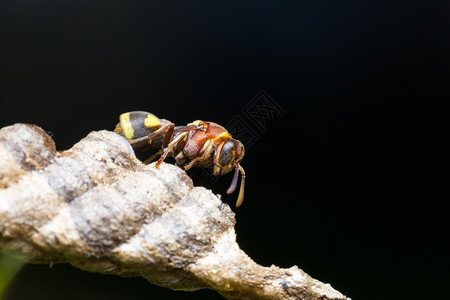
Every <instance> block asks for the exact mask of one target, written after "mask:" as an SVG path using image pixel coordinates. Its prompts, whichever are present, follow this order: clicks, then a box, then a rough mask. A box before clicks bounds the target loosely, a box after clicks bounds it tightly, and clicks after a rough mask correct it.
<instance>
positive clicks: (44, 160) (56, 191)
mask: <svg viewBox="0 0 450 300" xmlns="http://www.w3.org/2000/svg"><path fill="white" fill-rule="evenodd" d="M235 222H236V221H235V218H234V213H233V212H232V211H231V209H230V208H229V206H228V205H227V204H224V203H222V202H221V201H220V199H219V198H218V197H217V196H216V195H214V194H213V193H212V192H211V191H210V190H207V189H205V188H203V187H194V186H193V184H192V181H191V179H190V178H189V177H188V176H187V175H186V173H185V172H184V171H183V170H182V169H180V168H178V167H175V166H173V165H170V164H164V163H163V164H162V165H161V166H160V168H159V169H156V168H155V167H154V165H153V164H151V165H148V166H146V165H143V164H142V163H141V162H140V161H139V160H138V159H136V157H135V156H134V153H133V150H132V149H131V147H130V146H129V144H128V143H127V142H126V141H125V140H124V139H123V138H122V137H120V136H119V135H117V134H115V133H113V132H110V131H99V132H92V133H90V134H89V135H88V136H87V137H86V138H84V139H82V140H81V141H80V142H79V143H77V144H76V145H74V146H73V148H72V149H70V150H67V151H63V152H57V151H56V148H55V144H54V142H53V140H52V139H51V138H50V137H49V136H48V135H47V133H46V132H45V131H44V130H42V129H41V128H39V127H37V126H35V125H28V124H16V125H13V126H9V127H5V128H3V129H1V130H0V251H1V252H5V253H9V254H10V255H14V256H16V257H20V258H22V259H24V260H26V261H27V262H30V263H41V264H49V263H50V264H51V263H70V264H72V265H74V266H76V267H78V268H80V269H83V270H88V271H91V272H99V273H106V274H115V275H119V276H142V277H144V278H146V279H147V280H148V281H149V282H151V283H154V284H157V285H159V286H164V287H168V288H171V289H174V290H197V289H203V288H209V289H214V290H216V291H217V292H219V293H220V294H221V295H223V296H224V297H225V298H227V299H348V298H346V297H345V296H343V295H342V294H341V293H339V292H338V291H336V290H334V289H333V288H332V287H331V286H330V285H329V284H323V283H322V282H320V281H318V280H315V279H313V278H311V277H310V276H309V275H307V274H306V273H305V272H303V271H302V270H300V269H299V268H298V267H297V266H294V267H292V268H289V269H282V268H279V267H276V266H271V267H262V266H260V265H258V264H256V263H255V262H254V261H253V260H252V259H250V258H249V257H248V256H247V255H246V254H245V253H244V252H243V251H242V250H241V249H240V248H239V246H238V244H237V243H236V236H235V231H234V225H235Z"/></svg>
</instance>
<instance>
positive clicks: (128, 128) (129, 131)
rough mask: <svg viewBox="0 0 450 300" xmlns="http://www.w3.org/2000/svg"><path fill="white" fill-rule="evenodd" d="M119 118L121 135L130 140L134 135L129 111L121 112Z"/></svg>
mask: <svg viewBox="0 0 450 300" xmlns="http://www.w3.org/2000/svg"><path fill="white" fill-rule="evenodd" d="M119 119H120V124H121V125H122V130H123V136H124V137H125V139H127V140H128V141H131V140H132V139H133V136H134V128H133V125H131V121H130V113H124V114H121V115H120V117H119Z"/></svg>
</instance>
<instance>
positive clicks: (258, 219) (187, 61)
mask: <svg viewBox="0 0 450 300" xmlns="http://www.w3.org/2000/svg"><path fill="white" fill-rule="evenodd" d="M449 16H450V4H449V2H448V1H440V2H439V1H331V0H330V1H297V2H295V1H292V2H287V1H286V2H285V1H278V2H276V1H272V2H270V1H236V2H225V1H222V2H219V1H216V2H214V3H212V2H209V1H203V2H197V1H160V2H158V3H153V2H150V1H129V2H126V1H80V0H79V1H19V0H16V1H2V2H1V4H0V101H1V106H0V126H1V127H3V126H6V125H11V124H13V123H16V122H27V123H35V124H38V125H40V126H41V127H43V128H44V129H45V130H48V131H51V132H52V133H53V138H54V140H55V142H56V144H57V147H58V148H59V149H60V150H63V149H67V148H70V147H71V146H72V145H73V144H74V143H75V142H77V141H78V140H79V139H81V138H83V137H84V136H85V135H86V134H88V133H89V132H90V131H92V130H100V129H112V128H114V126H115V124H116V123H117V120H118V115H119V114H120V113H122V112H125V111H130V110H146V111H150V112H153V113H154V114H156V115H157V116H159V117H161V118H166V119H169V120H171V121H173V122H174V123H176V124H186V123H188V122H190V121H193V120H196V119H203V120H211V121H215V122H217V123H219V124H223V125H225V124H227V123H229V122H230V120H232V119H233V118H235V117H236V116H239V115H242V114H243V112H244V108H245V106H246V105H247V104H248V103H251V101H252V99H254V97H255V96H256V95H258V93H259V92H260V91H265V93H266V94H267V95H268V96H270V98H271V99H272V100H273V101H274V102H275V103H276V104H277V105H278V106H279V107H281V108H282V109H283V111H284V114H283V115H282V116H281V117H279V118H274V119H273V120H271V121H270V122H268V123H267V124H266V126H265V128H264V129H265V132H264V133H260V134H259V139H258V140H257V141H256V142H255V143H253V144H252V145H251V147H249V148H248V149H247V152H246V156H245V158H244V161H243V163H242V165H243V166H244V168H245V170H246V173H247V186H246V198H245V200H244V204H243V206H242V207H240V208H239V209H235V208H234V201H235V199H236V196H237V195H230V196H228V195H223V198H222V199H223V201H225V202H227V203H229V204H230V205H231V206H233V209H234V211H235V212H236V218H237V225H236V231H237V240H238V243H239V244H240V246H241V248H242V249H243V250H244V251H245V252H246V253H248V254H249V255H250V256H251V257H252V258H253V259H254V260H255V261H256V262H258V263H260V264H262V265H265V266H270V265H271V264H275V265H278V266H281V267H290V266H292V265H294V264H295V265H298V266H299V267H300V268H302V269H303V270H304V271H306V272H307V273H309V274H310V275H311V276H313V277H314V278H317V279H319V280H321V281H324V282H328V283H331V284H332V286H333V287H334V288H336V289H338V290H339V291H341V292H342V293H344V294H345V295H347V296H349V297H352V298H353V299H381V298H383V299H388V298H393V299H394V298H395V299H399V298H409V299H424V298H429V299H432V298H433V296H437V295H440V294H441V293H442V294H444V293H445V292H446V290H447V288H446V287H445V285H446V284H447V285H448V282H449V279H450V278H449V272H448V268H449V263H448V258H447V256H448V248H447V246H446V242H447V240H448V237H449V222H448V219H449V217H448V214H447V209H446V207H445V206H444V205H445V202H447V201H448V200H449V194H450V193H449V181H448V179H449V176H448V172H449V168H448V167H449V164H448V162H449V148H448V131H447V128H446V127H447V126H446V125H447V123H448V114H449V103H448V101H449V99H450V97H449V96H450V93H449V88H448V86H449V82H450V81H449V80H450V76H449V74H450V73H449V72H450V69H449V66H450V65H449V55H450V21H449V20H450V18H449ZM191 175H192V176H193V177H194V179H195V181H196V183H197V184H203V185H206V186H207V187H209V188H212V189H213V190H214V192H216V193H222V194H224V191H225V190H226V188H227V185H228V184H229V182H230V180H231V178H230V177H231V176H225V177H224V178H220V179H219V180H218V182H217V183H214V184H213V183H211V182H210V181H209V179H208V178H207V177H202V173H201V172H195V171H194V172H192V173H191ZM447 294H448V293H447ZM425 295H427V296H425ZM63 298H64V299H81V298H83V299H124V298H126V299H143V298H151V299H167V298H173V299H200V298H204V299H221V297H220V296H219V295H218V294H216V293H215V292H213V291H208V290H203V291H198V292H194V293H186V292H174V291H171V290H169V289H164V288H160V287H157V286H154V285H151V284H149V283H148V282H146V281H145V280H144V279H142V278H119V277H114V276H107V275H101V274H91V273H88V272H85V271H80V270H78V269H76V268H74V267H71V266H70V265H54V266H53V267H52V268H49V266H33V265H29V266H26V267H25V268H24V269H23V270H22V271H21V272H20V273H19V275H18V277H17V278H16V279H15V280H14V282H13V284H12V286H11V287H10V289H9V292H8V295H7V297H6V299H63Z"/></svg>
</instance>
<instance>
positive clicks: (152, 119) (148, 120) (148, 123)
mask: <svg viewBox="0 0 450 300" xmlns="http://www.w3.org/2000/svg"><path fill="white" fill-rule="evenodd" d="M160 124H161V122H160V121H159V119H158V117H156V116H155V115H152V114H148V115H147V116H146V117H145V120H144V125H145V127H148V128H155V127H156V128H158V127H159V125H160Z"/></svg>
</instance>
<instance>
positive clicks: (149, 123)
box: [114, 111, 161, 141]
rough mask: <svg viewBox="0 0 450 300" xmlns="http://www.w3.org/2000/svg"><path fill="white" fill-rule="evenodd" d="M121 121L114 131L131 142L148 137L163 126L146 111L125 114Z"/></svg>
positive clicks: (121, 116)
mask: <svg viewBox="0 0 450 300" xmlns="http://www.w3.org/2000/svg"><path fill="white" fill-rule="evenodd" d="M119 120H120V123H119V124H117V126H116V129H115V130H114V131H115V132H116V133H118V134H120V135H122V136H123V137H125V138H126V139H127V140H129V141H131V140H135V139H138V138H142V137H146V136H148V135H149V134H150V133H152V132H154V131H155V130H157V129H158V128H159V126H160V124H161V122H160V120H159V118H158V117H156V116H155V115H153V114H151V113H149V112H146V111H132V112H127V113H123V114H121V115H120V117H119Z"/></svg>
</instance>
